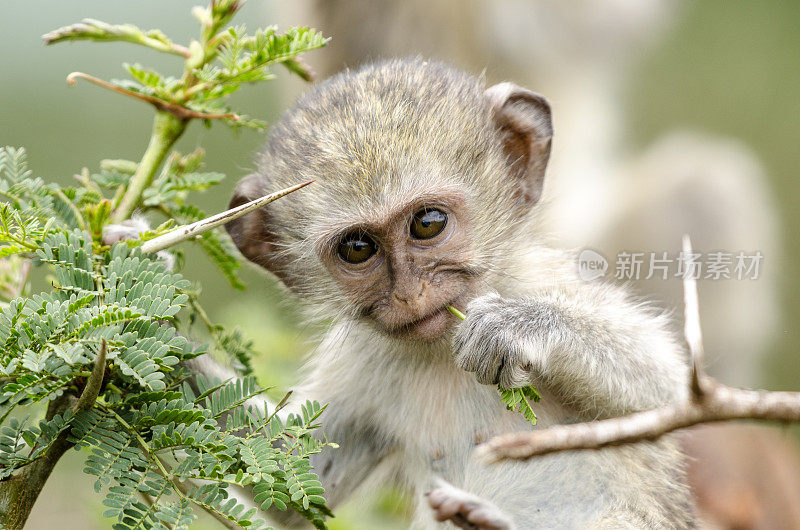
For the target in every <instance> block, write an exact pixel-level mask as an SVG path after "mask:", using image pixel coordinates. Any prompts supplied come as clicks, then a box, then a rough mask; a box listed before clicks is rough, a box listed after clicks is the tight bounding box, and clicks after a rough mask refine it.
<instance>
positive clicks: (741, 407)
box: [476, 236, 800, 462]
mask: <svg viewBox="0 0 800 530" xmlns="http://www.w3.org/2000/svg"><path fill="white" fill-rule="evenodd" d="M683 250H684V255H691V250H692V248H691V242H690V241H689V237H688V236H684V239H683ZM683 287H684V311H685V322H686V324H685V329H684V333H685V336H686V342H687V344H688V346H689V352H690V353H691V363H692V370H691V375H690V380H689V382H688V383H689V388H690V390H691V397H690V399H688V400H686V401H684V402H681V403H673V404H670V405H665V406H663V407H660V408H656V409H652V410H647V411H642V412H636V413H633V414H629V415H627V416H622V417H619V418H611V419H607V420H600V421H591V422H584V423H576V424H571V425H556V426H553V427H549V428H546V429H541V430H536V431H531V432H521V433H510V434H504V435H500V436H497V437H494V438H492V439H491V440H489V441H488V442H486V443H485V444H483V445H481V446H479V447H478V448H477V449H476V452H477V455H478V456H479V457H480V458H482V459H483V460H484V461H486V462H498V461H501V460H507V459H508V460H527V459H529V458H533V457H535V456H541V455H546V454H549V453H556V452H559V451H571V450H576V449H600V448H602V447H607V446H612V445H621V444H626V443H632V442H640V441H644V440H655V439H657V438H659V437H660V436H663V435H664V434H667V433H669V432H672V431H675V430H678V429H684V428H686V427H691V426H692V425H697V424H699V423H709V422H717V421H727V420H744V419H748V420H761V421H774V422H800V392H771V391H766V390H745V389H740V388H732V387H729V386H726V385H723V384H722V383H719V382H717V381H715V380H714V379H712V378H711V377H709V376H707V375H705V374H704V373H703V370H702V354H703V346H702V334H701V331H700V313H699V309H698V297H697V282H696V279H695V278H694V277H693V276H692V274H691V271H689V272H688V273H687V274H686V275H685V276H684V281H683Z"/></svg>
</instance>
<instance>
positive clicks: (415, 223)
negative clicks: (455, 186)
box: [411, 208, 447, 239]
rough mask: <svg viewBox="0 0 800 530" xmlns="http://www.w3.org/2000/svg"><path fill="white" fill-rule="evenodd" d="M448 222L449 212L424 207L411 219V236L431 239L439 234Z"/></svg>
mask: <svg viewBox="0 0 800 530" xmlns="http://www.w3.org/2000/svg"><path fill="white" fill-rule="evenodd" d="M446 224H447V214H446V213H444V212H443V211H441V210H432V209H431V210H429V209H427V208H423V209H422V210H420V211H418V212H417V213H415V214H414V218H413V219H411V236H412V237H414V238H415V239H430V238H432V237H436V236H438V235H439V234H440V233H441V232H442V230H444V227H445V225H446Z"/></svg>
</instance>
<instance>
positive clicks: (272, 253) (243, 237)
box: [225, 175, 288, 285]
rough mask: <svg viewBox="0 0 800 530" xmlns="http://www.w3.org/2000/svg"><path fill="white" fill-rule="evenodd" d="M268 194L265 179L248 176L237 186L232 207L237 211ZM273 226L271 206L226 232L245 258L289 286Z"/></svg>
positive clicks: (229, 226)
mask: <svg viewBox="0 0 800 530" xmlns="http://www.w3.org/2000/svg"><path fill="white" fill-rule="evenodd" d="M265 194H266V191H265V190H264V186H263V179H262V178H261V176H259V175H248V176H246V177H245V178H243V179H242V180H240V181H239V183H238V184H237V185H236V189H235V190H234V192H233V197H231V202H230V204H229V205H228V208H235V207H237V206H240V205H242V204H245V203H248V202H250V201H252V200H254V199H258V198H259V197H262V196H263V195H265ZM273 226H274V223H273V222H272V218H271V216H270V213H269V206H268V205H267V206H262V207H261V208H259V209H257V210H253V211H252V212H250V213H248V214H246V215H243V216H241V217H239V218H238V219H234V220H233V221H231V222H229V223H226V224H225V230H227V231H228V234H230V236H231V239H233V242H234V243H236V246H237V247H238V248H239V252H241V253H242V255H244V257H246V258H247V259H249V260H250V261H252V262H253V263H255V264H257V265H260V266H262V267H264V268H265V269H267V270H268V271H270V272H272V273H274V274H275V275H276V276H278V278H280V279H281V280H283V281H284V283H287V282H286V278H285V271H284V269H283V267H281V266H280V261H281V260H280V259H279V258H278V255H279V254H278V247H277V238H276V237H275V233H274V232H273V231H272V228H273ZM287 285H288V284H287Z"/></svg>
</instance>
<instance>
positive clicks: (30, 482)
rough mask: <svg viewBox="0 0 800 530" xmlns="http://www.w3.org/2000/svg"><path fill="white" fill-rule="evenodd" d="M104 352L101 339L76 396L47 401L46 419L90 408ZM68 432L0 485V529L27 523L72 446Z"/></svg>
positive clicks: (98, 384) (99, 383) (100, 380)
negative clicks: (70, 411) (57, 465)
mask: <svg viewBox="0 0 800 530" xmlns="http://www.w3.org/2000/svg"><path fill="white" fill-rule="evenodd" d="M106 350H107V345H106V341H105V339H103V341H102V343H101V344H100V351H99V352H98V354H97V357H96V358H95V360H94V368H93V369H92V373H91V375H90V376H89V379H88V380H87V381H86V386H85V387H84V389H83V392H81V395H80V397H78V398H76V397H75V396H73V395H70V394H64V395H63V396H61V397H60V398H58V399H56V400H54V401H51V402H50V404H49V405H48V406H47V415H46V416H45V417H46V418H47V419H48V420H51V419H53V417H55V416H56V415H58V414H64V413H65V412H67V411H68V410H69V409H70V408H71V409H72V410H73V411H75V412H77V411H79V410H89V409H90V408H92V407H93V406H94V404H95V401H96V400H97V395H98V393H99V392H100V388H101V386H102V383H103V376H104V375H105V368H106ZM68 432H69V430H68V429H67V430H64V431H61V432H60V433H59V434H58V436H57V437H56V439H55V440H54V441H53V443H52V445H51V446H50V447H49V449H47V451H46V453H45V454H44V455H43V456H42V457H41V458H38V459H36V460H34V461H33V462H31V463H30V464H28V465H26V466H25V467H23V468H22V469H21V470H20V471H19V473H16V474H14V475H12V476H11V477H9V478H7V479H6V480H4V481H2V482H0V526H2V527H3V528H6V529H9V530H16V529H21V528H22V527H23V526H24V525H25V521H27V520H28V516H29V515H30V513H31V510H32V509H33V504H34V503H35V502H36V499H38V498H39V494H40V493H41V492H42V488H44V485H45V483H46V482H47V479H48V478H49V477H50V474H51V473H52V472H53V468H55V467H56V464H58V461H59V460H60V459H61V457H62V456H64V453H66V452H67V451H68V450H69V449H70V448H71V447H72V446H73V445H74V444H73V443H72V442H70V441H69V440H68V439H67V437H68Z"/></svg>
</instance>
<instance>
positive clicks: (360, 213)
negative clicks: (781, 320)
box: [228, 59, 693, 529]
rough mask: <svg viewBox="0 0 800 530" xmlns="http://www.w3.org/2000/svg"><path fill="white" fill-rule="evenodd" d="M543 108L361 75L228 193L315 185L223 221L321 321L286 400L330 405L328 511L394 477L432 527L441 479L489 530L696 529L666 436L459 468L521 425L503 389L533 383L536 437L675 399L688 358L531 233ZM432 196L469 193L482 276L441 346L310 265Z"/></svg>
mask: <svg viewBox="0 0 800 530" xmlns="http://www.w3.org/2000/svg"><path fill="white" fill-rule="evenodd" d="M509 97H513V98H514V99H513V104H512V105H506V103H508V101H507V100H506V99H503V98H509ZM498 108H499V109H503V108H505V109H506V110H505V111H498ZM506 111H507V112H512V113H515V114H512V115H510V116H509V115H501V116H500V117H501V118H502V120H505V121H506V122H507V123H510V124H511V125H512V126H514V127H516V126H520V127H521V128H522V130H523V132H524V131H525V127H528V128H529V129H530V131H532V132H533V133H535V134H532V135H531V137H532V138H533V140H530V144H529V146H528V148H529V151H525V149H526V147H525V144H522V145H523V151H525V153H526V156H528V155H530V156H528V157H527V158H525V159H524V160H523V161H524V164H521V165H520V164H518V161H517V160H515V159H511V158H510V157H509V153H510V152H512V153H513V152H515V151H513V150H512V151H509V150H508V149H507V130H506V129H505V128H503V127H501V126H499V125H498V121H499V118H498V112H506ZM549 112H550V111H549V107H547V104H546V102H545V101H544V100H543V98H541V97H540V96H536V95H535V94H533V93H531V92H528V91H524V90H523V89H520V88H519V87H514V86H513V85H505V84H504V85H502V86H501V87H500V88H497V87H495V88H490V89H488V91H487V89H486V87H485V86H484V84H483V81H482V80H480V79H477V78H474V77H471V76H468V75H466V74H463V73H460V72H457V71H455V70H452V69H450V68H449V67H447V66H444V65H442V64H439V63H431V62H425V61H422V60H420V59H412V60H405V61H388V62H385V63H380V64H376V65H369V66H366V67H365V68H363V69H361V70H359V71H356V72H346V73H344V74H341V75H339V76H337V77H335V78H333V79H332V80H330V81H328V82H325V83H323V84H321V85H319V86H318V87H316V88H314V89H312V91H311V92H310V93H309V94H307V95H306V96H305V97H303V98H301V100H300V101H299V102H298V104H297V105H296V106H295V107H294V108H293V109H292V110H290V111H289V112H288V113H287V114H286V115H285V116H284V118H283V119H282V120H281V122H280V123H278V124H277V125H276V126H275V127H274V128H273V130H272V133H271V136H270V141H269V143H268V145H267V148H266V150H265V151H264V153H263V155H262V156H261V158H260V163H259V170H258V173H257V174H256V175H254V176H251V177H248V179H246V180H245V181H243V183H242V184H241V185H240V187H239V188H238V190H237V196H236V197H235V198H234V202H237V201H239V202H240V201H242V200H244V199H247V198H249V197H250V196H257V195H259V194H262V193H264V192H266V191H268V190H272V189H279V188H282V187H285V186H288V185H291V184H294V183H297V182H300V181H303V180H305V179H311V178H315V179H317V180H318V183H317V184H315V185H314V186H313V187H312V188H309V189H308V193H305V192H303V193H298V194H294V195H290V196H288V197H286V198H284V199H281V200H280V201H278V202H276V203H274V204H272V205H270V206H269V207H267V208H264V209H263V210H262V211H260V212H259V213H258V214H253V215H249V216H245V217H244V218H242V220H241V221H240V222H237V223H235V224H233V225H230V226H229V227H228V228H229V230H230V232H231V234H232V235H233V237H234V239H235V241H236V242H237V244H238V245H239V248H240V249H242V251H243V253H245V255H247V256H248V257H249V258H250V259H252V260H253V261H255V262H256V263H259V264H262V265H264V266H265V267H267V268H268V269H270V270H271V271H273V272H275V273H276V274H278V276H279V277H281V279H283V280H284V282H285V283H286V284H287V285H288V286H289V287H290V288H291V289H292V290H293V291H294V292H295V293H297V294H299V295H300V298H301V299H302V300H303V301H304V302H305V303H306V305H307V307H308V309H309V314H310V315H311V316H312V317H320V318H324V319H331V320H332V321H333V324H332V325H331V328H330V330H329V331H328V333H327V334H326V336H325V337H324V338H323V340H322V342H321V344H320V346H319V347H318V349H317V351H316V353H315V355H314V356H313V358H312V360H311V361H310V363H309V365H308V366H307V368H306V378H305V382H304V383H303V384H302V385H300V388H299V389H297V391H296V393H295V396H297V397H299V398H300V401H302V400H303V399H305V398H312V399H316V400H319V401H320V402H326V403H330V406H329V408H328V411H327V412H326V413H325V415H324V417H323V423H324V427H325V431H326V434H327V436H328V438H329V439H331V440H335V441H337V442H339V444H340V448H339V449H335V450H330V449H326V450H325V452H323V453H322V454H320V455H317V457H316V458H315V459H314V462H313V463H314V465H315V468H316V470H317V472H318V473H320V477H321V480H322V481H323V484H324V486H325V488H326V490H327V491H326V496H327V498H328V499H329V500H330V502H331V503H332V504H334V505H335V504H336V503H338V502H340V501H341V500H344V499H345V498H347V497H348V496H351V495H354V494H357V491H358V488H359V487H363V486H364V484H366V483H368V482H369V481H370V480H382V481H386V480H391V481H394V482H396V483H398V484H399V485H400V486H401V487H403V488H405V489H406V490H408V491H410V492H412V493H413V494H414V495H415V496H416V498H417V499H418V501H419V509H418V510H417V517H416V520H415V525H416V527H419V528H430V527H435V526H436V523H435V521H434V519H433V514H432V511H431V509H430V507H429V506H428V502H429V501H428V499H426V497H425V496H424V495H423V493H424V492H426V491H429V490H430V489H431V488H432V487H434V486H435V484H434V480H435V479H436V480H438V479H442V480H444V481H446V482H447V483H448V484H452V486H447V487H438V488H434V491H433V492H432V493H431V495H433V498H434V499H436V501H435V502H437V503H439V505H442V504H446V503H450V504H446V505H447V506H455V505H456V504H458V505H459V506H461V507H462V508H463V509H464V510H467V511H468V512H470V513H469V514H461V515H460V516H461V517H463V516H470V515H471V516H473V517H475V518H476V520H485V521H488V522H487V523H486V524H485V525H483V526H482V527H483V528H487V529H488V528H513V527H516V528H519V529H524V528H689V527H691V526H692V521H693V515H692V509H691V503H690V500H689V493H688V489H687V487H686V485H685V481H684V477H683V467H682V466H683V460H682V455H681V454H680V452H679V451H678V450H677V449H676V447H675V445H674V444H673V442H672V441H671V439H669V438H665V439H663V440H660V441H658V442H643V443H638V444H635V445H627V446H624V447H613V448H608V449H603V450H600V451H581V452H572V453H563V454H554V455H550V456H545V457H541V458H537V459H534V460H532V461H530V462H527V463H503V464H498V465H492V466H488V467H487V466H484V465H482V464H481V463H479V462H477V461H476V460H475V459H474V458H473V457H472V449H473V448H474V446H475V444H476V443H477V442H479V441H481V440H485V439H486V438H487V437H490V436H493V435H497V434H502V433H506V432H512V431H522V430H528V429H531V428H533V427H531V426H530V425H529V424H528V423H527V422H526V421H525V420H524V418H523V417H522V416H521V415H520V414H518V413H516V412H509V411H507V410H506V409H505V406H504V405H503V404H502V402H501V401H500V399H499V396H498V392H497V389H496V387H495V384H496V383H497V382H499V383H501V384H502V385H505V386H514V385H524V384H531V383H532V384H535V385H536V386H537V387H538V388H539V389H540V390H541V392H542V394H543V399H542V402H541V403H540V404H538V405H537V407H536V412H537V414H538V416H539V424H538V425H537V426H536V427H535V428H541V427H547V426H549V425H553V424H559V423H570V422H576V421H585V420H592V419H597V418H605V417H609V416H615V415H619V414H625V413H628V412H632V411H636V410H642V409H646V408H650V407H654V406H658V405H661V404H664V403H667V402H670V401H674V400H679V399H685V398H686V381H687V364H686V360H685V359H684V355H683V353H682V351H681V348H680V347H679V346H678V344H677V343H676V341H675V340H674V338H673V336H672V334H671V333H670V332H669V331H668V327H667V321H666V319H664V318H663V317H662V316H660V315H658V314H657V313H656V312H654V311H652V310H651V309H649V308H648V307H646V306H644V305H642V304H641V303H638V302H636V301H635V300H632V299H631V297H630V296H629V295H628V294H627V293H626V292H625V291H624V290H623V289H620V288H617V287H614V286H610V285H603V284H586V283H584V282H582V281H580V280H579V279H578V278H577V276H576V274H575V270H574V260H573V259H572V256H571V255H569V254H568V253H564V252H561V251H556V250H553V249H550V248H548V247H547V246H546V245H544V244H543V243H542V241H541V236H539V235H538V233H537V231H536V211H537V209H538V208H531V206H533V205H534V204H535V203H536V202H537V200H538V198H539V196H540V194H541V178H542V177H543V174H544V166H545V164H546V161H547V155H548V153H549V146H550V135H551V134H552V129H551V128H550V124H549V122H550V114H549ZM526 120H527V121H526ZM520 124H521V125H520ZM515 138H516V139H517V140H519V139H520V138H522V140H525V139H526V138H528V136H525V135H522V136H519V135H518V137H515ZM525 141H527V140H525ZM504 142H505V143H504ZM504 146H506V147H504ZM517 147H519V145H517ZM537 172H538V173H537ZM521 179H523V180H521ZM524 179H528V180H524ZM537 179H538V180H537ZM443 188H458V189H459V190H462V191H463V192H464V193H465V194H466V202H467V204H468V207H469V209H470V211H471V213H472V218H471V219H470V222H471V224H470V227H471V234H472V249H471V255H470V263H469V265H470V268H471V270H472V271H474V272H473V274H474V276H475V277H477V278H478V281H477V283H476V284H475V285H474V294H475V295H476V296H474V297H473V298H472V302H471V303H469V304H468V305H467V307H466V311H465V312H466V313H467V320H466V321H465V322H463V323H461V324H460V325H458V326H457V327H456V330H455V332H454V333H452V334H451V336H445V337H444V338H442V339H440V340H438V341H436V342H427V343H424V342H413V341H405V340H401V339H397V338H392V337H390V336H386V335H384V334H381V333H380V331H378V330H376V328H375V327H374V326H372V325H370V323H369V322H367V321H365V320H366V318H365V317H364V316H363V315H364V313H363V311H362V308H360V307H359V305H358V303H357V301H354V300H352V299H349V298H348V297H346V296H345V295H344V294H343V293H342V292H341V290H340V288H339V286H338V284H337V282H336V280H335V278H333V277H332V276H331V274H330V273H329V272H328V271H327V270H326V268H325V265H324V262H323V259H322V258H321V255H322V254H323V253H324V251H325V249H326V248H327V247H326V246H327V245H329V243H327V241H329V240H330V238H331V234H335V233H337V231H341V230H342V229H346V228H347V227H349V226H352V225H353V224H354V223H356V222H358V220H363V219H371V218H373V217H374V216H375V215H378V213H379V212H381V211H383V210H385V209H386V208H390V207H392V206H393V204H394V203H395V202H396V201H397V200H398V197H407V196H409V195H410V194H411V195H413V194H415V193H416V194H419V193H428V194H431V193H435V192H436V191H437V190H439V189H443ZM521 190H522V193H521ZM521 198H522V200H521ZM501 366H502V369H500V368H501ZM498 378H499V379H498ZM481 500H483V501H485V502H482V501H481ZM459 503H460V504H459ZM445 511H446V510H445ZM473 512H474V513H473ZM279 515H280V514H279ZM481 518H483V519H481ZM490 522H494V523H496V524H494V523H491V524H490Z"/></svg>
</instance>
